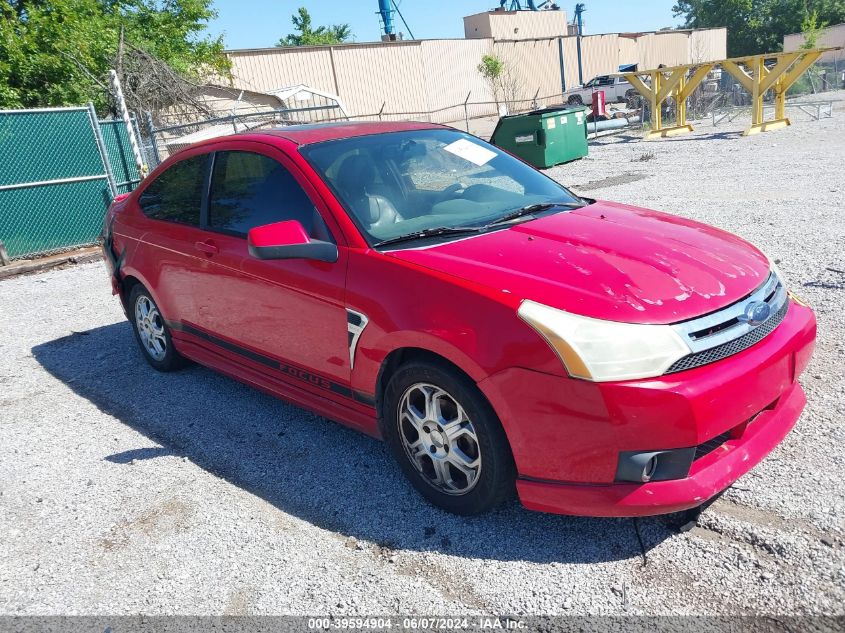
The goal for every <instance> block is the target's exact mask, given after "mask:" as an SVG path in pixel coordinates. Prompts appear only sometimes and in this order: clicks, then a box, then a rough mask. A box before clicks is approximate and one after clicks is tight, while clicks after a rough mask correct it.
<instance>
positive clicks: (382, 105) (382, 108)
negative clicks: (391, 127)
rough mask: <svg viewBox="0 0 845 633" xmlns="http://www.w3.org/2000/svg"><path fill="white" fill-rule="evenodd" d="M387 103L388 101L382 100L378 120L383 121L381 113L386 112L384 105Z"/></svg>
mask: <svg viewBox="0 0 845 633" xmlns="http://www.w3.org/2000/svg"><path fill="white" fill-rule="evenodd" d="M386 105H387V101H382V104H381V110H379V111H378V120H379V121H381V114H382V112H384V106H386Z"/></svg>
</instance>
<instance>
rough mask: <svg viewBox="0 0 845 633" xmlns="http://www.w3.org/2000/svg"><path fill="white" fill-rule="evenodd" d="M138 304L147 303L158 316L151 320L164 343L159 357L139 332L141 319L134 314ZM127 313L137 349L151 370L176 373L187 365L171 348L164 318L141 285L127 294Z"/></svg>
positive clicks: (137, 285)
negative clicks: (138, 348) (158, 330)
mask: <svg viewBox="0 0 845 633" xmlns="http://www.w3.org/2000/svg"><path fill="white" fill-rule="evenodd" d="M139 302H149V304H148V305H151V306H152V307H153V308H154V309H155V312H156V314H157V315H158V316H157V317H153V319H152V320H153V321H154V322H155V327H156V328H158V327H159V326H160V329H161V333H162V337H161V338H162V340H163V343H164V346H163V347H164V350H163V353H162V354H160V356H159V355H154V353H153V352H152V351H151V349H150V348H149V347H147V345H146V344H145V343H144V339H143V336H142V334H141V332H140V330H139V328H140V327H141V326H140V325H139V321H140V320H141V319H139V318H138V316H137V313H136V310H137V308H138V305H139ZM127 312H128V316H129V322H130V323H131V324H132V332H134V334H135V340H136V341H137V343H138V347H140V348H141V355H142V356H143V357H144V360H146V361H147V362H148V363H149V364H150V366H151V367H152V368H153V369H156V370H158V371H162V372H169V371H176V370H177V369H181V368H182V367H184V366H185V365H186V364H187V361H186V360H185V358H184V357H183V356H180V355H179V353H178V352H177V351H176V348H175V347H174V346H173V339H172V338H171V336H170V328H169V327H168V326H167V323H166V322H165V320H164V317H162V316H161V312H159V310H158V306H157V305H156V302H155V300H154V299H153V297H152V295H150V293H149V291H148V290H147V289H146V288H144V286H142V285H141V284H135V286H133V287H132V291H131V292H130V293H129V302H128V304H127Z"/></svg>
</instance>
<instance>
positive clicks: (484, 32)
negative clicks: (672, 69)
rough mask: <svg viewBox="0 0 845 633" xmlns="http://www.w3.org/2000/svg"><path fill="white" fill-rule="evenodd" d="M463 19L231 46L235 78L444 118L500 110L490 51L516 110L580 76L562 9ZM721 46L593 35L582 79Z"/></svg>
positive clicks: (267, 89)
mask: <svg viewBox="0 0 845 633" xmlns="http://www.w3.org/2000/svg"><path fill="white" fill-rule="evenodd" d="M464 26H465V29H466V30H467V35H468V37H467V38H466V39H454V40H410V41H408V40H406V41H394V42H372V43H355V44H343V45H339V46H312V47H276V48H262V49H246V50H233V51H228V53H227V54H228V56H229V59H230V60H231V62H232V87H233V88H234V89H244V90H247V91H251V92H255V93H273V92H275V91H278V90H279V89H280V88H282V87H284V86H293V85H298V84H305V85H307V86H308V87H310V88H312V89H314V90H317V91H322V92H324V93H327V94H331V95H336V96H337V97H338V98H339V99H340V100H342V102H343V103H344V104H345V106H346V110H347V111H348V112H349V114H350V116H353V117H357V118H376V117H379V116H380V117H381V118H383V119H408V118H413V119H422V120H430V121H434V122H441V123H447V122H454V121H460V120H462V119H463V118H464V117H465V116H470V117H473V116H484V115H489V114H494V113H495V112H496V111H497V109H498V108H497V104H496V95H494V94H493V92H492V90H491V88H490V86H489V85H488V84H487V83H486V82H485V81H484V79H483V78H482V77H481V75H480V74H479V72H478V65H479V63H480V62H481V58H482V57H483V56H484V55H496V56H498V57H499V58H500V59H502V60H503V61H504V62H505V66H506V68H507V74H508V82H507V83H508V91H507V92H508V94H507V95H505V99H506V100H508V101H519V103H511V104H510V109H511V110H520V109H523V110H524V109H528V108H530V107H532V106H533V105H534V104H536V105H538V106H544V105H551V104H555V103H560V102H561V101H562V93H563V92H564V91H565V90H566V89H567V88H572V87H574V86H575V85H576V84H577V83H578V56H577V47H576V38H575V37H563V36H560V35H559V34H561V33H565V32H566V28H565V27H566V14H565V13H564V12H563V11H519V12H507V11H495V12H488V13H482V14H478V15H472V16H468V17H467V18H466V19H465V21H464ZM476 29H478V31H476ZM725 48H726V30H725V29H724V28H721V29H703V30H678V31H675V30H670V31H658V32H654V33H610V34H604V35H588V36H584V37H582V38H581V57H582V65H583V78H584V80H585V81H586V80H588V79H590V78H592V77H594V76H596V75H601V74H609V73H614V72H618V70H619V66H620V65H621V64H638V65H639V66H640V68H656V67H657V66H658V65H660V64H665V65H667V66H672V65H677V64H685V63H695V62H700V61H709V60H716V59H723V58H724V57H725V56H726V52H725ZM498 98H499V99H500V100H501V98H502V96H501V95H498ZM465 102H468V104H469V105H467V107H466V108H465V107H464V103H465Z"/></svg>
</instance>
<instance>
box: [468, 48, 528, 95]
mask: <svg viewBox="0 0 845 633" xmlns="http://www.w3.org/2000/svg"><path fill="white" fill-rule="evenodd" d="M477 68H478V72H479V73H480V74H481V76H482V77H483V78H484V81H486V82H487V85H489V86H490V91H491V92H492V93H493V99H494V100H495V101H496V106H497V107H498V105H499V102H500V101H504V102H505V103H506V104H507V102H508V101H516V100H517V99H518V97H519V93H520V91H521V88H522V84H521V82H520V80H519V78H518V77H517V76H516V75H515V74H514V73H513V72H511V68H510V66H509V65H508V64H506V63H505V62H504V61H502V60H501V59H500V58H499V57H497V56H495V55H484V56H483V57H482V58H481V63H480V64H479V65H478V66H477Z"/></svg>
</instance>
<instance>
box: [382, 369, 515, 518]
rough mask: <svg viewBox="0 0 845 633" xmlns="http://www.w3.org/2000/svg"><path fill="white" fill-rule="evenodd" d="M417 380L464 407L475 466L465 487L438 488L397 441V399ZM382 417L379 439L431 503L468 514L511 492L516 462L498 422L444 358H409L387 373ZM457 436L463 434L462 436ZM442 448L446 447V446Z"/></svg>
mask: <svg viewBox="0 0 845 633" xmlns="http://www.w3.org/2000/svg"><path fill="white" fill-rule="evenodd" d="M421 384H426V385H432V386H434V387H436V388H439V389H440V390H442V391H443V392H445V393H446V395H447V396H449V397H451V398H452V399H453V400H454V401H455V402H456V403H458V404H459V406H460V407H462V408H463V410H464V411H465V412H466V417H467V418H468V420H467V421H468V422H469V423H470V425H471V426H470V428H471V430H472V431H473V435H472V437H474V438H477V443H476V447H477V452H478V463H479V466H478V469H479V470H478V474H477V475H476V477H475V483H474V485H472V487H471V488H470V489H469V490H468V491H466V492H463V493H456V492H452V493H447V492H444V491H442V490H441V489H440V488H438V487H437V486H436V485H435V483H433V482H432V478H431V477H429V476H426V475H425V474H424V472H422V471H421V470H420V468H418V466H417V465H416V463H415V461H414V460H413V459H412V457H411V456H410V455H409V454H408V451H407V450H406V448H405V446H406V442H405V441H403V439H402V434H403V433H406V434H407V432H408V428H407V426H408V423H407V421H406V422H403V425H404V426H405V428H400V415H399V410H400V405H402V404H403V399H404V398H405V396H406V394H409V393H414V392H413V390H414V389H416V388H418V386H419V385H421ZM383 419H384V434H385V440H386V441H387V444H388V446H390V449H391V451H392V452H393V456H394V457H395V459H396V461H397V462H398V463H399V466H400V468H401V469H402V472H403V473H404V474H405V476H406V477H407V478H408V479H409V480H410V482H411V483H412V484H413V486H414V487H415V488H416V489H417V491H418V492H419V493H420V494H421V495H422V496H423V497H425V498H426V499H427V500H428V501H429V502H431V503H432V504H433V505H435V506H437V507H439V508H442V509H443V510H446V511H447V512H451V513H454V514H459V515H464V516H469V515H476V514H482V513H484V512H487V511H489V510H491V509H492V508H494V507H496V506H498V505H500V504H502V503H504V502H505V501H507V500H509V499H511V498H513V496H514V494H515V484H514V482H515V478H516V468H515V466H514V462H513V456H512V455H511V451H510V446H509V444H508V441H507V437H506V436H505V432H504V430H503V429H502V425H501V423H500V422H499V419H498V417H497V416H496V413H495V412H494V411H493V408H492V407H491V406H490V404H489V403H488V402H487V400H486V398H484V396H483V395H482V393H481V392H480V391H479V390H478V387H477V386H476V385H475V384H474V383H473V382H472V381H471V380H469V379H468V378H467V377H466V376H464V375H463V374H461V373H460V372H458V371H456V370H454V369H453V368H451V367H449V366H448V365H447V364H446V363H443V364H441V363H436V362H427V361H413V362H410V363H408V364H406V365H403V366H401V367H400V368H399V369H398V370H397V371H396V372H395V373H394V374H393V376H392V377H391V378H390V381H389V382H388V384H387V388H386V389H385V393H384V399H383ZM437 428H438V429H439V428H440V427H439V426H438V427H437ZM406 437H407V435H406ZM429 437H430V436H429ZM440 437H441V438H445V437H446V436H445V435H442V436H440ZM458 441H459V442H460V441H469V440H467V439H466V438H463V439H461V440H458ZM432 450H434V449H432ZM445 450H446V452H447V453H448V452H449V450H448V448H446V449H445ZM467 452H472V451H471V450H470V451H467ZM419 455H420V456H421V457H422V458H423V459H422V461H423V462H424V461H425V459H424V458H426V457H427V458H428V459H429V461H430V462H431V463H432V465H433V462H434V459H433V458H432V457H431V456H430V455H428V453H426V452H425V451H421V452H420V453H419ZM447 461H448V460H447ZM423 470H424V469H423ZM453 472H455V473H456V474H457V475H458V477H460V476H461V474H460V473H459V472H457V471H453Z"/></svg>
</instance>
